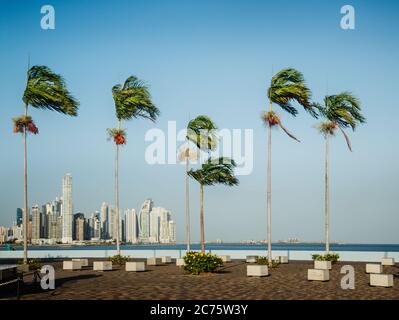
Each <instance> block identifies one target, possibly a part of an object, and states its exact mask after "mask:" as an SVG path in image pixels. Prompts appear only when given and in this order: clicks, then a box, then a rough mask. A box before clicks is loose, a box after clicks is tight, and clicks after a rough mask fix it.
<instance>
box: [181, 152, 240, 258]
mask: <svg viewBox="0 0 399 320" xmlns="http://www.w3.org/2000/svg"><path fill="white" fill-rule="evenodd" d="M235 167H236V164H235V162H234V160H231V159H230V158H223V157H222V158H218V159H208V160H207V161H206V162H205V163H204V164H202V166H201V169H198V170H193V169H191V170H190V171H189V172H188V175H189V176H190V177H191V178H193V179H195V180H196V181H197V182H198V183H199V184H200V229H201V230H200V233H201V252H202V253H205V232H204V187H205V186H213V185H215V184H223V185H227V186H235V185H238V183H239V181H238V179H237V178H236V177H235V176H234V172H233V171H234V168H235Z"/></svg>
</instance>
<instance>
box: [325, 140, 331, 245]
mask: <svg viewBox="0 0 399 320" xmlns="http://www.w3.org/2000/svg"><path fill="white" fill-rule="evenodd" d="M328 171H329V168H328V135H326V149H325V163H324V236H325V241H326V253H329V252H330V222H329V220H330V207H329V206H330V195H329V181H328V179H329V177H328Z"/></svg>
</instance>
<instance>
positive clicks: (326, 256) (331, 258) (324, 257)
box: [312, 253, 339, 263]
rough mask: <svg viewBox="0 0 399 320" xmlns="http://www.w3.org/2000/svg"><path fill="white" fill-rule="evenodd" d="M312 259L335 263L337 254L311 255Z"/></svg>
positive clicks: (337, 258) (337, 257)
mask: <svg viewBox="0 0 399 320" xmlns="http://www.w3.org/2000/svg"><path fill="white" fill-rule="evenodd" d="M312 259H313V260H316V261H331V262H332V263H335V262H337V261H338V260H339V254H338V253H327V254H324V255H323V254H312Z"/></svg>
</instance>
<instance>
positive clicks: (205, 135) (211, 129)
mask: <svg viewBox="0 0 399 320" xmlns="http://www.w3.org/2000/svg"><path fill="white" fill-rule="evenodd" d="M216 130H217V126H216V124H215V123H214V122H213V121H212V119H211V118H209V117H208V116H205V115H200V116H198V117H196V118H195V119H193V120H190V122H189V123H188V125H187V139H188V140H189V141H191V142H193V143H194V144H195V145H196V146H197V148H199V149H200V150H203V151H208V150H211V151H213V150H215V149H216V147H217V140H218V135H217V132H216Z"/></svg>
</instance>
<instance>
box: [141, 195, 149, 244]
mask: <svg viewBox="0 0 399 320" xmlns="http://www.w3.org/2000/svg"><path fill="white" fill-rule="evenodd" d="M151 209H152V200H151V199H147V200H145V201H144V203H143V205H142V206H141V210H140V216H139V223H140V226H139V229H140V241H142V242H148V241H149V238H150V212H151Z"/></svg>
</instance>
